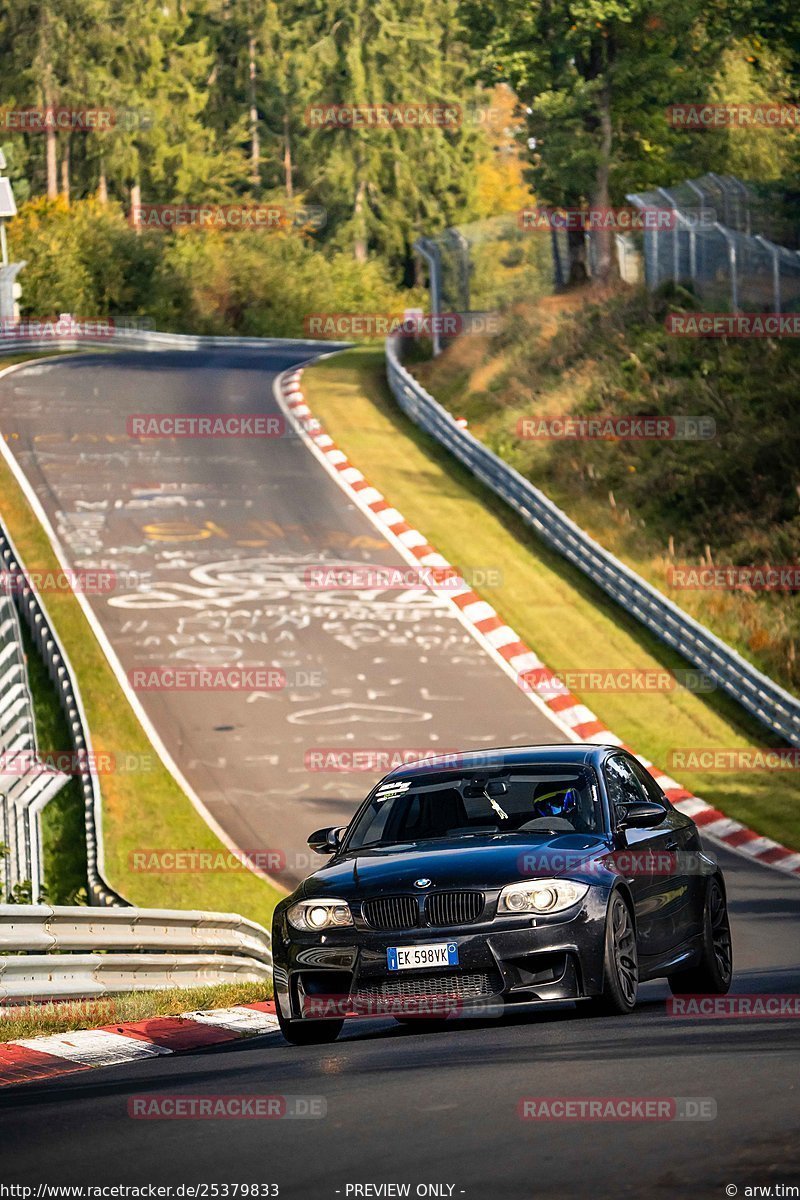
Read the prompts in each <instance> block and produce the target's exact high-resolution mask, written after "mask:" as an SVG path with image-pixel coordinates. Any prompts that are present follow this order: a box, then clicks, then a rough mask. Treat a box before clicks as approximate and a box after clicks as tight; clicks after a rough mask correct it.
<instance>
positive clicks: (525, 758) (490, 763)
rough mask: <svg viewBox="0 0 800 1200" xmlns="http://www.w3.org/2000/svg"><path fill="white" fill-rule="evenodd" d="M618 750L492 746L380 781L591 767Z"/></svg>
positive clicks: (407, 767)
mask: <svg viewBox="0 0 800 1200" xmlns="http://www.w3.org/2000/svg"><path fill="white" fill-rule="evenodd" d="M618 750H619V746H613V745H610V744H606V743H601V744H598V743H596V742H566V743H565V742H554V743H553V744H552V745H537V746H495V747H493V748H492V749H490V750H465V751H464V752H463V753H460V754H452V753H450V754H440V755H437V756H436V757H432V758H425V759H421V760H420V761H419V762H411V763H405V764H404V765H403V766H400V767H395V768H394V770H392V771H390V772H389V774H388V775H385V776H384V780H388V779H401V778H402V779H409V778H414V777H416V776H420V775H432V774H440V773H441V772H442V771H447V770H452V771H459V772H464V771H473V770H475V771H480V770H492V769H494V770H496V771H499V770H504V769H507V768H509V767H532V766H536V765H538V764H541V763H548V764H552V765H554V766H594V767H599V766H600V765H601V763H602V762H603V760H604V759H605V758H607V757H608V755H609V754H610V753H612V752H613V751H618Z"/></svg>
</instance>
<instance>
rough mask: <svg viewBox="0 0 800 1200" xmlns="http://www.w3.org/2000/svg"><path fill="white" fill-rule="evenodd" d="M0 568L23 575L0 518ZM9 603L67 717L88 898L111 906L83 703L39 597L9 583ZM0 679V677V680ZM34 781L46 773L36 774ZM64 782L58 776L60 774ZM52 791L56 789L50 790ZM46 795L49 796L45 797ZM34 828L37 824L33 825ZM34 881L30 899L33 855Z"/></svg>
mask: <svg viewBox="0 0 800 1200" xmlns="http://www.w3.org/2000/svg"><path fill="white" fill-rule="evenodd" d="M0 571H2V572H3V573H8V575H9V576H11V577H13V578H15V579H22V578H24V576H25V568H24V566H23V564H22V562H21V560H20V557H19V555H18V554H17V551H16V548H15V546H14V544H13V542H12V541H11V538H10V537H9V534H8V532H7V530H6V529H5V528H4V527H3V524H2V522H0ZM13 592H14V602H15V603H16V606H17V609H18V611H19V614H20V616H21V617H22V619H23V620H24V621H25V623H26V625H27V626H28V628H29V630H30V632H31V636H32V637H33V640H34V642H35V644H36V647H37V649H38V651H39V653H40V654H41V656H42V660H43V661H44V664H45V666H46V667H47V672H48V674H49V676H50V679H51V680H52V682H53V686H54V687H55V689H56V694H57V696H58V701H59V704H60V705H61V708H62V710H63V712H64V716H65V717H66V721H67V729H68V730H69V735H70V738H71V741H72V747H71V748H72V749H73V750H74V751H75V752H76V753H75V759H76V768H77V770H78V776H79V778H80V784H81V791H82V794H83V801H84V814H85V826H86V871H87V882H88V884H89V901H90V903H91V904H101V905H111V904H126V903H127V902H126V901H125V900H124V899H123V898H122V897H121V896H120V895H119V894H118V893H117V892H115V891H114V890H113V888H111V887H109V885H108V884H107V883H106V881H105V879H104V878H103V826H102V812H101V798H100V780H99V778H98V775H97V770H96V767H95V759H94V755H93V753H92V740H91V735H90V733H89V725H88V722H87V720H86V714H85V712H84V709H83V702H82V700H81V697H80V692H79V691H78V687H77V684H76V683H75V674H74V671H73V670H72V667H71V665H70V661H69V659H68V658H67V655H66V653H65V651H64V648H63V646H62V645H61V643H60V642H59V640H58V637H57V635H56V633H55V630H54V629H53V626H52V625H51V623H50V620H49V618H48V616H47V612H46V610H45V607H44V605H43V603H42V600H41V598H40V597H39V596H38V595H37V594H36V592H34V591H33V590H32V589H31V588H29V587H15V588H14V589H13ZM1 682H2V681H0V683H1ZM48 749H54V750H56V749H57V750H67V749H69V747H66V746H58V747H55V746H54V747H48ZM38 778H39V780H42V779H45V780H46V778H47V776H43V775H41V774H40V775H39V776H38ZM60 778H61V780H62V782H64V780H63V777H60ZM56 790H58V789H56ZM47 798H48V799H49V798H50V797H49V795H48V797H47ZM31 799H32V801H34V800H35V805H36V807H35V809H34V810H33V812H34V813H35V814H36V815H37V819H38V812H39V811H40V810H41V807H42V805H43V802H44V801H43V797H42V795H41V794H38V795H36V796H35V797H34V796H31ZM37 828H38V826H37ZM32 853H33V854H38V841H37V842H36V845H35V846H34V847H32ZM31 867H32V871H33V874H32V875H31V879H32V881H33V883H34V888H33V899H34V900H38V899H39V892H38V883H37V881H39V880H41V863H40V861H39V860H38V858H36V859H35V860H34V861H32V862H31Z"/></svg>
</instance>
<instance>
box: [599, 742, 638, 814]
mask: <svg viewBox="0 0 800 1200" xmlns="http://www.w3.org/2000/svg"><path fill="white" fill-rule="evenodd" d="M604 771H605V777H606V788H607V789H608V798H609V800H610V801H611V803H612V805H614V806H616V805H618V804H641V803H642V802H643V801H645V800H647V798H648V797H647V794H646V792H645V791H644V788H643V787H642V785H641V784H640V783H639V780H638V779H637V778H636V776H635V775H634V773H633V771H632V770H631V768H630V766H629V764H628V763H627V762H626V760H625V759H624V758H622V756H621V755H619V754H615V755H614V757H613V758H609V759H608V761H607V762H606V765H605V767H604Z"/></svg>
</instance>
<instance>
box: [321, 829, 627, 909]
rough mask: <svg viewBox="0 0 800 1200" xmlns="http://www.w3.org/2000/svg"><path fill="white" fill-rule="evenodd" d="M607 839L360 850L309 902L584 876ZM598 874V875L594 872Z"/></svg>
mask: <svg viewBox="0 0 800 1200" xmlns="http://www.w3.org/2000/svg"><path fill="white" fill-rule="evenodd" d="M609 849H610V847H609V844H608V842H607V841H606V840H605V839H604V838H600V837H595V836H593V835H591V834H578V833H561V834H540V835H532V834H531V835H527V836H525V837H520V836H519V835H518V834H517V835H514V834H497V835H487V836H486V837H482V838H459V839H457V840H452V841H446V840H440V841H436V842H409V843H406V844H404V845H401V846H390V847H375V848H372V849H365V850H357V851H353V852H352V853H348V854H344V855H342V856H341V857H339V858H336V859H334V860H333V861H332V862H331V863H330V864H329V865H328V866H326V867H322V868H321V869H320V870H319V871H315V872H314V874H313V875H309V877H308V878H307V879H306V880H305V882H304V884H303V895H304V896H306V897H313V896H321V895H322V894H323V893H325V894H327V895H332V896H346V897H360V896H365V895H380V894H381V893H384V892H396V891H400V892H404V891H413V890H414V883H415V881H416V880H417V879H430V881H431V885H432V886H433V887H434V888H436V889H442V888H452V887H458V888H460V887H476V888H493V887H502V886H503V885H504V884H506V883H513V882H515V881H516V880H520V879H536V878H543V877H545V876H548V875H565V876H571V877H575V876H578V877H579V876H581V874H582V873H583V872H584V871H587V868H588V871H591V868H590V867H588V864H589V863H592V862H593V861H595V860H597V859H600V858H602V857H603V856H604V855H607V854H608V852H609ZM592 873H593V874H594V875H596V871H594V872H592Z"/></svg>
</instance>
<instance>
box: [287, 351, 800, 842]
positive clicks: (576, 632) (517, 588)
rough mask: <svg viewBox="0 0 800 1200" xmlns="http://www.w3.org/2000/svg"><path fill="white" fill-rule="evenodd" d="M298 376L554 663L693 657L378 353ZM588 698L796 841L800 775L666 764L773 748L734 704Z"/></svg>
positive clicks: (736, 811) (693, 777) (714, 699)
mask: <svg viewBox="0 0 800 1200" xmlns="http://www.w3.org/2000/svg"><path fill="white" fill-rule="evenodd" d="M303 381H304V386H305V389H306V394H307V397H308V401H309V404H310V405H311V408H312V410H313V412H314V413H315V415H317V416H318V417H319V418H320V419H321V420H322V421H323V423H324V424H325V426H326V427H327V429H328V431H329V432H330V434H331V436H332V437H333V438H334V440H335V441H336V443H337V444H338V445H340V446H341V448H342V449H343V450H344V451H345V453H346V454H347V455H348V456H349V457H350V458H351V459H352V461H353V462H354V463H355V465H356V466H358V467H359V468H360V469H361V470H362V471H364V473H365V475H366V476H367V478H368V479H369V480H370V482H371V483H373V484H374V485H375V486H376V487H377V488H379V489H380V490H381V491H382V492H383V493H384V494H385V495H386V497H387V499H388V500H389V502H390V503H391V504H393V505H396V506H397V508H398V509H399V510H400V511H401V512H402V513H403V515H404V516H405V517H406V519H407V520H408V521H409V522H410V523H411V524H412V525H415V526H417V527H418V528H419V529H420V530H421V531H422V532H423V533H424V534H425V536H426V537H427V538H429V539H430V541H431V543H432V545H433V546H435V547H436V549H437V550H438V551H439V552H440V553H442V554H444V555H445V557H447V558H448V559H449V560H450V561H451V562H453V563H456V564H458V566H459V567H460V568H461V569H462V570H467V571H469V570H476V569H479V568H489V567H490V568H495V569H497V570H498V571H499V574H500V578H501V579H502V584H501V586H499V587H497V588H492V589H484V590H483V594H484V596H485V598H486V599H487V600H489V601H490V602H491V603H492V604H493V605H494V606H495V607H496V609H497V610H498V612H499V613H500V614H501V615H502V617H503V618H504V619H505V620H507V621H508V622H509V624H510V625H511V626H512V627H513V628H514V629H516V630H517V631H518V633H519V634H520V636H521V637H522V638H523V639H524V640H526V641H527V642H528V643H529V644H530V645H531V646H532V648H533V649H534V650H535V651H536V652H537V653H538V654H539V655H540V656H541V658H542V659H543V661H544V662H545V663H547V665H548V666H549V667H551V668H552V669H553V670H561V671H564V670H587V669H589V668H626V669H628V668H634V669H655V668H659V667H662V668H663V667H666V668H668V669H675V668H679V667H685V666H686V664H685V662H683V660H681V659H679V658H678V656H677V655H675V654H673V653H672V652H671V651H669V649H668V648H667V647H665V646H663V645H662V644H661V643H660V642H658V641H657V640H656V639H655V638H653V637H651V636H650V635H649V634H647V632H646V631H645V630H643V629H642V627H641V626H640V625H639V623H638V622H637V621H635V620H634V619H633V618H632V617H630V616H628V615H627V614H626V613H625V612H624V611H623V610H622V609H620V608H619V607H618V606H617V605H615V604H613V602H612V601H611V600H610V599H609V598H608V597H606V596H605V594H604V593H603V592H601V591H600V590H599V589H598V588H596V587H595V586H594V585H593V584H592V583H590V582H589V581H588V580H587V579H585V578H584V577H583V576H582V575H581V574H580V573H579V572H578V571H576V570H574V569H573V568H571V567H570V566H569V565H568V564H567V563H565V562H564V561H563V560H562V559H561V558H560V557H559V556H557V555H555V554H554V553H551V552H550V551H548V550H547V548H546V547H544V546H543V544H542V543H540V542H539V541H538V540H537V539H536V538H535V536H534V535H533V534H532V533H531V531H530V530H529V529H528V528H527V527H526V526H525V525H524V524H523V523H522V521H521V520H519V519H518V518H517V517H516V516H515V514H514V513H513V512H512V510H511V509H509V508H508V507H507V506H506V505H505V504H503V503H502V501H500V500H499V499H498V498H497V497H495V496H494V495H493V494H492V493H491V492H490V491H489V490H488V489H487V488H484V487H483V486H482V485H481V484H479V483H478V482H477V481H476V480H474V479H473V477H472V476H471V475H470V474H469V473H468V472H467V471H465V470H464V469H463V468H461V467H460V466H459V464H458V463H456V461H455V460H454V459H452V458H451V457H450V456H449V455H448V454H447V453H446V451H444V450H443V449H442V448H441V447H439V446H438V444H437V443H436V442H434V441H433V439H431V438H428V437H427V436H426V435H425V434H423V433H421V432H420V431H419V430H418V429H417V428H416V427H415V426H414V425H413V424H412V423H411V422H410V421H408V420H407V418H406V417H405V416H404V415H403V414H402V413H401V412H400V410H399V409H398V408H397V405H396V404H395V402H394V400H393V399H392V397H391V395H390V393H389V391H388V388H387V386H386V383H385V377H384V361H383V354H382V353H381V352H379V351H376V350H373V349H363V348H359V349H356V350H352V351H348V352H347V353H346V354H342V355H338V356H337V357H335V358H333V359H329V360H326V361H325V362H322V363H319V364H318V365H316V366H314V367H313V368H311V369H307V370H306V371H305V373H304V376H303ZM479 590H480V589H479ZM509 686H511V685H510V684H509ZM581 698H582V699H583V700H584V701H585V703H586V704H588V705H589V707H590V708H592V709H593V710H594V712H596V713H597V715H598V717H599V718H600V719H601V720H603V721H604V722H605V723H606V724H607V725H608V726H609V728H610V729H612V730H613V731H614V732H615V733H616V734H618V735H619V736H620V737H622V738H623V739H624V740H625V741H626V742H628V743H630V744H631V745H633V746H635V747H636V749H637V751H638V752H639V753H640V754H643V755H646V756H647V757H648V758H649V759H651V760H652V761H653V762H654V763H656V764H658V765H659V766H661V767H663V768H665V769H668V770H669V773H670V774H672V775H674V776H675V777H676V778H677V779H678V780H679V781H680V782H681V783H682V784H683V785H684V786H685V787H687V788H689V789H690V790H691V791H693V792H694V793H695V794H697V795H698V796H701V797H702V798H703V799H704V800H706V801H708V803H710V804H713V805H715V806H716V807H718V808H719V809H721V810H722V811H723V812H724V813H726V814H727V815H729V816H731V817H734V818H736V819H737V820H740V821H743V822H744V823H745V824H747V825H749V826H751V827H752V828H754V829H756V830H758V831H759V832H760V833H762V834H766V835H768V836H770V837H773V838H776V839H777V840H779V841H781V842H784V843H785V844H787V845H789V846H793V847H799V848H800V803H798V801H800V780H798V777H797V773H796V772H790V771H764V770H758V771H756V770H753V771H739V772H706V773H700V772H689V771H679V770H677V769H676V768H675V767H673V766H670V759H669V755H670V752H671V751H672V750H674V749H681V748H690V747H694V748H697V747H702V748H707V747H720V748H732V749H742V750H747V749H752V748H754V747H763V746H766V745H770V744H773V743H771V742H770V739H769V738H768V737H767V736H766V735H765V733H764V731H763V730H762V729H761V728H760V727H759V726H756V725H755V723H754V722H751V721H750V719H749V718H747V716H746V715H745V714H744V712H743V711H742V710H741V709H740V708H739V706H738V705H736V704H735V703H734V702H733V701H732V700H729V699H728V698H727V697H725V696H724V695H722V694H721V693H713V694H711V695H709V696H708V697H701V696H698V695H695V694H691V693H689V692H687V691H683V690H677V691H671V692H663V691H662V692H649V693H648V692H639V693H636V694H635V695H632V694H626V693H624V692H608V691H606V692H593V693H588V694H584V695H583V696H582V697H581Z"/></svg>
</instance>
